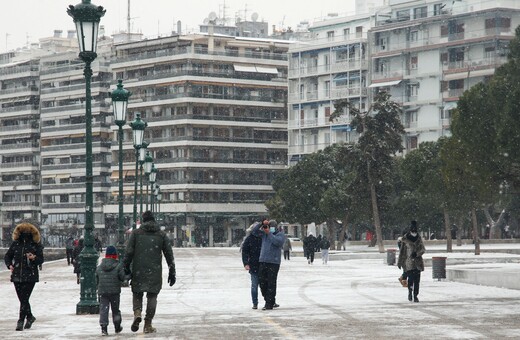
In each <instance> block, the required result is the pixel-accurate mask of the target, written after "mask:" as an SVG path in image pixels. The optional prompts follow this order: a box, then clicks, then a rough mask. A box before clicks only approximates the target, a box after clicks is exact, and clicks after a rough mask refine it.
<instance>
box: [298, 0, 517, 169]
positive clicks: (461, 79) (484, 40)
mask: <svg viewBox="0 0 520 340" xmlns="http://www.w3.org/2000/svg"><path fill="white" fill-rule="evenodd" d="M376 5H384V6H380V7H373V8H370V9H368V8H367V10H368V14H363V15H360V14H358V15H353V16H346V17H338V16H332V17H329V18H327V19H326V20H323V21H320V22H317V23H315V24H314V25H313V26H312V27H310V28H309V30H310V31H311V33H312V37H311V39H310V40H309V41H305V40H302V41H301V42H300V43H298V44H294V45H291V47H290V50H289V53H290V58H289V123H288V140H289V150H288V157H289V164H295V163H296V162H298V161H299V159H301V157H302V156H304V155H305V154H309V153H312V152H315V151H317V150H320V149H323V148H325V147H326V146H328V145H331V144H333V143H336V142H340V141H355V140H356V138H357V135H356V132H355V131H351V128H350V125H349V123H350V121H351V117H350V115H349V113H348V112H347V111H345V114H344V115H342V116H341V117H339V118H338V119H336V120H335V121H329V117H330V113H331V111H332V110H334V107H333V103H334V101H335V100H337V99H344V98H347V99H349V100H350V101H351V102H352V103H354V104H355V105H356V106H357V107H358V108H360V109H361V110H362V111H363V110H365V109H368V108H369V105H370V102H371V98H372V96H373V94H374V93H375V92H376V91H380V90H386V91H389V92H390V94H391V95H392V100H394V101H397V102H398V103H400V104H402V106H403V116H402V122H403V125H404V126H405V129H406V135H405V136H403V145H404V146H405V152H407V151H410V150H412V149H414V148H416V147H417V146H418V145H419V143H421V142H424V141H434V140H437V139H438V138H439V137H441V136H444V135H449V134H450V120H451V111H452V110H453V109H454V108H456V106H457V100H458V98H459V96H460V95H461V94H462V93H463V92H464V91H465V90H467V89H469V88H470V87H471V86H473V85H475V84H477V83H479V82H482V81H486V79H487V78H488V77H490V76H492V75H493V74H494V72H495V69H496V68H497V67H498V66H500V65H502V64H503V63H505V62H506V61H507V57H506V56H507V50H508V43H509V41H510V40H511V39H512V38H513V37H514V34H515V32H514V31H515V28H516V27H517V26H518V25H519V24H520V15H519V14H520V13H519V10H520V2H518V1H511V0H506V1H488V0H483V1H478V0H473V1H433V0H427V1H424V0H421V1H410V0H389V1H385V2H384V3H379V4H375V5H374V6H376Z"/></svg>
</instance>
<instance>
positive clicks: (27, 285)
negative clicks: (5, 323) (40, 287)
mask: <svg viewBox="0 0 520 340" xmlns="http://www.w3.org/2000/svg"><path fill="white" fill-rule="evenodd" d="M35 284H36V282H14V289H15V290H16V295H18V300H19V301H20V320H24V319H25V318H26V317H32V316H33V315H32V313H31V304H30V303H29V298H30V297H31V294H32V291H33V289H34V285H35Z"/></svg>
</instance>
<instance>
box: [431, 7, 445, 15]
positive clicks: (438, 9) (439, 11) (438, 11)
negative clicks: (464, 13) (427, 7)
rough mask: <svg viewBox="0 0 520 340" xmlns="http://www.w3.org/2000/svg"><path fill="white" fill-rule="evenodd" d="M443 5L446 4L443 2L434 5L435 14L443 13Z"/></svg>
mask: <svg viewBox="0 0 520 340" xmlns="http://www.w3.org/2000/svg"><path fill="white" fill-rule="evenodd" d="M443 7H444V6H443V5H442V4H435V5H433V15H441V14H442V8H443Z"/></svg>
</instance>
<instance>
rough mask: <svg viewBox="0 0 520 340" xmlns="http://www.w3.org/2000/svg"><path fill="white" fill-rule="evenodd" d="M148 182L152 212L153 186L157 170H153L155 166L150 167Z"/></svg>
mask: <svg viewBox="0 0 520 340" xmlns="http://www.w3.org/2000/svg"><path fill="white" fill-rule="evenodd" d="M148 178H149V180H150V210H151V211H152V212H153V196H154V193H153V191H154V186H153V185H154V184H155V179H156V178H157V169H156V168H155V166H153V165H152V170H151V171H150V175H149V177H148Z"/></svg>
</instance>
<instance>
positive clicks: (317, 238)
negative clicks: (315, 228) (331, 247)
mask: <svg viewBox="0 0 520 340" xmlns="http://www.w3.org/2000/svg"><path fill="white" fill-rule="evenodd" d="M321 238H322V236H321V234H319V235H318V237H316V243H315V246H314V252H316V253H319V252H320V250H321V249H320V243H321Z"/></svg>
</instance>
